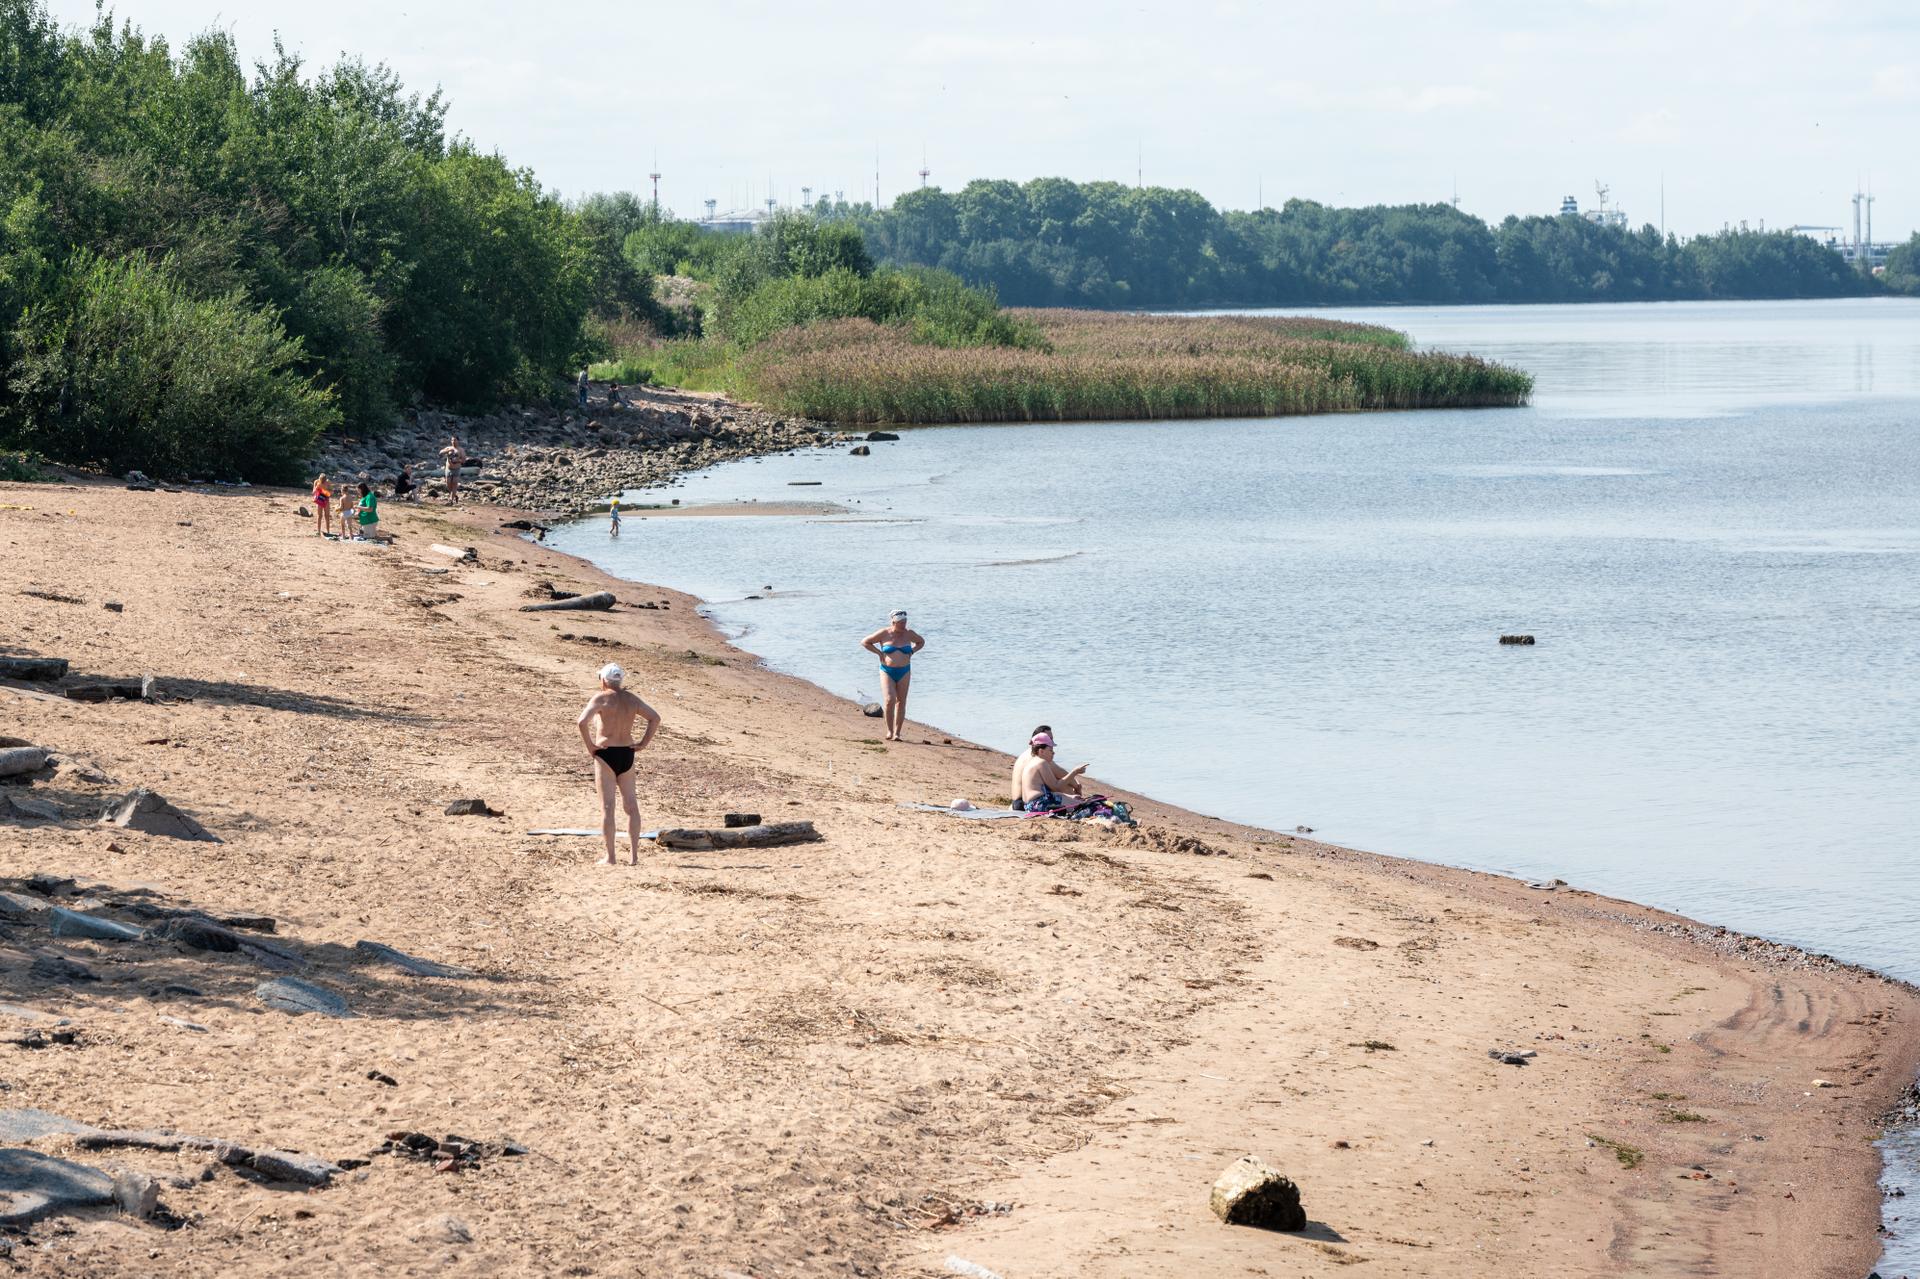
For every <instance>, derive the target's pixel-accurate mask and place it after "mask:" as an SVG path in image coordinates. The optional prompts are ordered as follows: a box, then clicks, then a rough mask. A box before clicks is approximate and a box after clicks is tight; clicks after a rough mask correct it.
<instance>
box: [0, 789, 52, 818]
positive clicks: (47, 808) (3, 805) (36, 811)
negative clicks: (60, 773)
mask: <svg viewBox="0 0 1920 1279" xmlns="http://www.w3.org/2000/svg"><path fill="white" fill-rule="evenodd" d="M60 818H61V812H60V810H59V809H57V808H55V807H54V806H53V805H52V804H50V803H48V802H47V801H46V800H44V799H30V798H28V797H27V796H25V795H16V794H14V793H13V791H12V790H11V789H0V822H57V821H59V820H60Z"/></svg>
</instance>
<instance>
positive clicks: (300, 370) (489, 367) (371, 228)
mask: <svg viewBox="0 0 1920 1279" xmlns="http://www.w3.org/2000/svg"><path fill="white" fill-rule="evenodd" d="M652 305H653V304H652V301H651V293H650V290H649V287H648V281H647V280H646V278H645V277H644V275H642V274H641V273H639V272H638V271H636V270H635V269H634V268H633V266H632V265H631V263H630V262H629V261H628V259H627V258H626V256H625V255H624V254H622V253H621V251H620V242H619V239H618V238H617V236H616V235H615V234H614V232H613V231H612V230H611V229H610V228H609V227H608V226H607V225H606V224H605V222H604V220H603V219H601V218H598V217H596V216H595V215H593V214H592V213H590V212H587V211H580V210H572V209H569V208H567V207H566V206H565V205H563V204H562V203H561V202H560V201H559V200H558V199H556V198H554V197H552V196H550V195H548V194H546V193H544V192H542V190H541V189H540V186H539V184H538V183H537V182H536V181H535V179H534V177H533V175H532V173H530V172H528V171H527V170H524V169H515V168H512V167H510V166H509V165H508V164H507V162H506V161H505V160H503V159H502V158H501V157H500V156H498V155H489V154H483V153H482V152H480V151H478V150H477V149H476V148H475V147H474V146H473V145H472V144H471V143H469V142H467V141H466V140H464V139H461V138H449V137H448V136H447V133H446V129H445V107H444V104H443V103H442V102H441V100H440V97H439V95H438V94H437V93H436V94H434V95H431V96H428V97H424V98H423V97H420V96H419V95H417V94H407V93H405V92H404V90H403V89H402V86H401V85H400V83H399V81H398V80H397V78H396V77H395V76H394V75H393V73H392V72H391V71H389V70H388V69H387V68H386V67H384V66H368V65H367V64H365V63H363V62H360V61H358V60H354V59H348V60H345V61H342V62H341V63H340V64H339V65H337V66H335V67H333V68H331V69H329V70H325V71H321V72H319V73H318V74H316V75H308V74H306V71H305V68H303V67H302V65H301V63H300V62H299V60H298V59H296V58H294V57H292V56H291V55H289V54H287V53H285V52H284V51H278V50H276V57H275V58H274V59H273V60H272V61H271V62H268V63H265V64H261V65H259V66H257V67H255V68H254V69H253V71H252V73H251V74H249V73H248V72H247V71H246V70H244V69H243V68H242V66H241V65H240V61H239V58H238V55H237V52H236V50H235V47H234V44H233V42H232V39H231V38H230V37H229V36H228V35H226V34H224V33H220V32H211V33H208V34H206V35H202V36H199V37H197V38H195V39H193V40H191V41H189V42H188V43H187V44H186V45H185V47H184V48H182V49H180V50H179V51H178V53H177V54H176V53H175V52H174V51H173V50H171V49H169V47H168V46H167V45H166V43H165V42H163V41H160V40H149V39H147V38H145V37H143V36H142V35H141V34H140V33H139V32H138V31H137V30H135V29H134V28H132V27H131V26H122V27H119V28H116V27H115V25H114V21H113V18H112V15H111V14H109V13H107V12H105V11H104V10H103V11H102V12H101V14H100V15H99V17H98V18H97V19H96V21H95V22H94V23H93V25H92V26H91V27H88V28H85V29H78V30H62V29H61V28H60V27H59V26H58V24H56V23H55V22H54V20H53V19H52V17H51V16H50V15H49V13H48V11H47V10H46V9H45V7H44V6H43V5H42V4H41V3H40V2H39V0H0V447H5V446H9V445H10V446H12V447H15V448H22V447H24V448H29V449H34V450H37V451H39V452H42V453H44V454H46V455H48V456H51V457H56V458H60V459H63V460H69V461H75V462H82V463H92V464H99V465H104V466H108V467H112V468H114V469H121V468H124V467H128V466H141V467H144V468H150V469H151V468H159V469H160V470H162V471H164V472H166V473H169V474H187V475H206V476H215V477H229V476H245V477H248V478H254V479H263V478H287V477H289V476H290V475H292V474H293V473H294V472H295V470H296V469H297V468H298V467H299V465H300V464H301V462H302V460H303V459H304V458H305V457H306V456H307V455H308V454H309V453H310V452H311V449H312V447H313V444H314V441H315V440H316V439H317V437H318V435H319V434H320V432H322V431H324V430H327V429H330V428H335V427H343V426H344V427H346V428H349V429H369V430H371V429H377V428H379V427H381V426H382V425H384V424H386V423H388V422H390V421H391V419H392V417H393V414H394V411H395V409H396V407H397V406H404V405H406V404H409V403H411V402H414V401H416V400H418V399H421V398H428V399H432V400H434V401H438V402H450V403H485V402H494V401H498V400H499V399H501V398H502V397H522V396H533V395H545V394H550V393H551V390H552V387H553V384H554V379H555V378H556V376H558V375H561V374H563V373H564V371H565V370H566V369H567V368H568V367H570V366H572V365H574V364H575V362H576V361H578V360H580V359H581V358H583V356H585V355H587V354H591V353H592V352H593V350H594V349H595V346H596V343H597V337H596V332H595V324H596V317H611V316H618V315H620V314H622V313H623V312H632V313H641V314H645V313H647V312H649V311H650V310H651V308H652Z"/></svg>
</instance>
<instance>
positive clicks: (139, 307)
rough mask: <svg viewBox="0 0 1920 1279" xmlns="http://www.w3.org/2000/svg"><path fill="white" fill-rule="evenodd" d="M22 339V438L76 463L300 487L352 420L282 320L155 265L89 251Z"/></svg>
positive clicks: (24, 321) (17, 382)
mask: <svg viewBox="0 0 1920 1279" xmlns="http://www.w3.org/2000/svg"><path fill="white" fill-rule="evenodd" d="M15 339H16V341H15V348H16V362H15V365H14V369H13V375H12V390H13V392H14V393H15V395H17V396H18V397H19V403H18V404H17V405H16V406H15V407H16V409H17V413H16V415H15V425H14V426H13V428H12V429H11V430H10V432H9V434H10V435H11V436H13V437H14V438H13V439H12V440H11V441H10V443H12V444H14V445H16V446H25V447H30V448H35V449H38V450H40V451H41V452H44V453H45V454H46V455H47V456H49V457H53V458H58V459H59V460H61V461H65V462H73V463H78V464H81V465H88V466H100V467H104V468H106V469H107V470H110V471H115V472H118V471H123V470H126V469H129V468H136V467H137V468H139V469H141V470H144V471H150V472H152V473H154V474H156V475H174V476H208V477H212V478H217V479H228V478H237V479H246V480H258V481H294V480H297V479H299V478H300V473H301V467H302V465H303V463H304V462H305V461H306V459H307V458H308V457H309V456H310V455H311V454H312V452H313V448H314V444H315V442H316V441H317V440H318V439H319V437H320V433H321V432H322V431H324V430H326V429H327V428H329V427H332V426H335V425H337V424H338V423H339V420H340V414H339V410H338V409H337V408H336V407H335V405H334V398H333V395H332V393H331V392H329V391H327V390H326V389H324V388H322V387H319V386H316V385H315V384H314V381H313V379H312V378H311V377H310V376H307V375H304V374H302V373H301V372H300V363H301V361H302V359H303V356H304V352H303V351H302V349H301V347H300V344H299V342H298V341H296V340H295V339H292V338H289V337H288V336H287V333H286V330H285V329H284V328H282V327H281V324H280V321H279V319H278V318H276V317H275V316H274V315H273V314H272V313H271V312H269V311H262V310H259V309H256V308H254V307H252V306H250V305H249V304H248V303H247V301H246V300H245V298H244V297H243V296H242V295H240V294H239V293H237V292H236V293H232V294H228V295H226V296H223V297H217V298H209V299H201V298H195V297H193V296H191V295H190V294H189V293H188V292H187V290H186V289H185V287H184V286H183V285H182V284H181V283H180V282H179V281H178V280H176V279H174V278H173V277H172V275H171V274H170V273H169V272H168V270H167V268H166V264H165V263H153V262H149V261H147V260H146V259H145V258H140V257H133V258H127V259H124V260H120V261H111V260H108V259H105V258H101V257H98V256H95V255H94V254H92V253H89V252H81V253H79V254H76V255H75V256H74V258H73V259H72V260H71V261H70V262H69V263H68V269H67V272H66V275H65V278H64V281H63V285H62V287H61V288H60V289H59V290H58V291H57V292H56V293H54V294H53V296H52V297H50V298H49V299H48V300H47V301H46V302H44V303H42V304H40V305H37V306H35V307H32V308H30V309H29V310H28V311H27V312H26V313H25V314H24V315H23V316H22V317H21V320H20V325H19V328H18V330H17V331H16V334H15Z"/></svg>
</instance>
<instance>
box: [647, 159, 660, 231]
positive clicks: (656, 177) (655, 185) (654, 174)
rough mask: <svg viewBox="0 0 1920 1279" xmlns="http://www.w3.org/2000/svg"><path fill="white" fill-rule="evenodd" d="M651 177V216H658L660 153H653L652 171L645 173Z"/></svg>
mask: <svg viewBox="0 0 1920 1279" xmlns="http://www.w3.org/2000/svg"><path fill="white" fill-rule="evenodd" d="M647 176H648V177H650V178H652V179H653V216H655V217H656V218H657V217H659V216H660V153H659V152H658V151H655V152H654V153H653V172H652V173H649V174H648V175H647Z"/></svg>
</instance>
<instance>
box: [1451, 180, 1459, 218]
mask: <svg viewBox="0 0 1920 1279" xmlns="http://www.w3.org/2000/svg"><path fill="white" fill-rule="evenodd" d="M1452 203H1453V207H1454V209H1455V210H1456V211H1457V210H1458V209H1459V208H1460V175H1459V174H1457V173H1456V174H1454V175H1453V201H1452Z"/></svg>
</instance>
